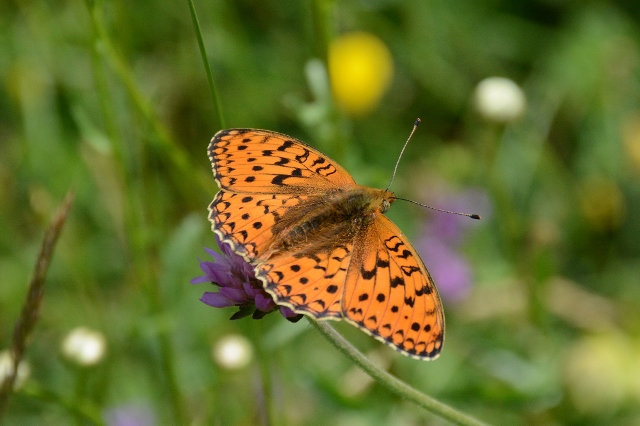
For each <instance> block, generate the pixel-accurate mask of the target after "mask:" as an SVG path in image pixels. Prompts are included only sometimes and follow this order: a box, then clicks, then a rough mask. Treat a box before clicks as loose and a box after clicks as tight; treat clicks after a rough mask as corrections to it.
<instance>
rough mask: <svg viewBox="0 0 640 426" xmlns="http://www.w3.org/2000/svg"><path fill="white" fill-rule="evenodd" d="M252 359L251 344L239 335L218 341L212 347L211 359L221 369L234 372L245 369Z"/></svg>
mask: <svg viewBox="0 0 640 426" xmlns="http://www.w3.org/2000/svg"><path fill="white" fill-rule="evenodd" d="M252 357H253V348H252V346H251V342H249V340H247V339H246V338H245V337H243V336H241V335H239V334H231V335H228V336H225V337H223V338H222V339H220V340H218V342H217V343H216V344H215V345H214V347H213V359H214V360H215V361H216V362H217V363H218V365H220V367H222V368H226V369H227V370H236V369H240V368H243V367H246V366H247V365H249V363H250V362H251V358H252Z"/></svg>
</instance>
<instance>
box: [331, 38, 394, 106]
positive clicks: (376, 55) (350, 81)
mask: <svg viewBox="0 0 640 426" xmlns="http://www.w3.org/2000/svg"><path fill="white" fill-rule="evenodd" d="M392 76H393V59H392V58H391V53H390V52H389V49H387V46H385V44H384V43H383V42H382V41H381V40H380V39H378V38H377V37H375V36H373V35H371V34H368V33H365V32H353V33H349V34H345V35H343V36H341V37H338V38H337V39H335V40H334V41H333V42H332V43H331V45H330V46H329V78H330V79H331V88H332V91H333V95H334V97H335V100H336V103H337V104H338V105H340V106H341V107H342V108H343V109H344V110H345V111H346V112H347V113H348V114H351V115H364V114H366V113H368V112H370V111H372V110H373V109H374V108H375V107H376V106H377V105H378V103H379V102H380V99H381V98H382V95H383V94H384V92H385V91H386V89H387V88H388V87H389V83H391V77H392Z"/></svg>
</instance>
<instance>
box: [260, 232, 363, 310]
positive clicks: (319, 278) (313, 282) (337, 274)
mask: <svg viewBox="0 0 640 426" xmlns="http://www.w3.org/2000/svg"><path fill="white" fill-rule="evenodd" d="M352 249H353V244H351V243H342V244H336V245H334V246H332V247H331V248H330V249H329V250H323V251H320V252H315V253H313V252H307V251H301V252H298V253H293V254H288V255H287V256H278V257H274V258H271V259H268V260H266V261H265V262H263V263H261V264H259V265H258V266H257V267H256V268H255V269H256V277H257V278H259V279H261V280H262V281H263V283H264V288H265V290H266V291H268V292H269V293H270V294H271V295H272V296H273V298H274V300H275V301H276V303H277V304H279V305H285V306H288V307H289V308H291V309H293V311H295V312H297V313H301V314H306V315H310V316H312V317H314V318H317V319H330V318H334V319H339V318H341V317H342V313H341V301H342V294H343V290H344V283H345V279H346V274H347V269H348V267H349V262H350V261H351V250H352Z"/></svg>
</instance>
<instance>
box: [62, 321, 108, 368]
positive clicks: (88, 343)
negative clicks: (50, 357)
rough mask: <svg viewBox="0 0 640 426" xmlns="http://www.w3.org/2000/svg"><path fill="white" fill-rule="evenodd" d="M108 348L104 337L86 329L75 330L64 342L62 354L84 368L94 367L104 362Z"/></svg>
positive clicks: (99, 333)
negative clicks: (101, 361)
mask: <svg viewBox="0 0 640 426" xmlns="http://www.w3.org/2000/svg"><path fill="white" fill-rule="evenodd" d="M106 347H107V341H106V339H105V337H104V335H103V334H102V333H101V332H99V331H95V330H91V329H88V328H86V327H78V328H74V329H73V330H71V331H70V332H69V334H67V337H65V339H64V341H63V342H62V354H63V355H64V356H65V357H66V358H67V359H69V360H70V361H73V362H75V363H78V364H80V365H83V366H89V365H94V364H97V363H98V362H100V360H102V357H103V356H104V353H105V350H106Z"/></svg>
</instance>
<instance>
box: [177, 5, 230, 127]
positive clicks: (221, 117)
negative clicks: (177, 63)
mask: <svg viewBox="0 0 640 426" xmlns="http://www.w3.org/2000/svg"><path fill="white" fill-rule="evenodd" d="M187 2H188V3H189V11H190V12H191V19H192V20H193V27H194V29H195V32H196V38H197V39H198V48H199V49H200V56H201V57H202V63H203V64H204V70H205V71H206V73H207V81H208V82H209V90H210V91H211V98H212V100H213V104H214V105H215V107H216V113H217V114H218V122H219V123H220V128H221V129H226V128H227V123H226V122H225V119H224V114H223V113H222V103H221V102H220V96H219V95H218V90H217V89H216V84H215V82H214V81H213V73H212V72H211V67H210V66H209V61H208V60H207V52H206V49H205V47H204V41H203V38H202V31H201V29H200V22H199V21H198V14H197V13H196V7H195V5H194V4H193V0H187Z"/></svg>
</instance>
